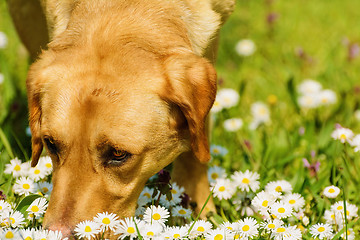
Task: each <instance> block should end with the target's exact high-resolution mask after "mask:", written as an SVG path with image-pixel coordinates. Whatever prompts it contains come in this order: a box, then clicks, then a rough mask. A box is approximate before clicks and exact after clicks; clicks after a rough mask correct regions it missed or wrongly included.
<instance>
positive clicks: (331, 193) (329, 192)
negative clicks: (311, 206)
mask: <svg viewBox="0 0 360 240" xmlns="http://www.w3.org/2000/svg"><path fill="white" fill-rule="evenodd" d="M339 193H340V188H338V187H336V186H333V185H332V186H329V187H326V188H325V189H324V191H323V194H324V195H325V196H326V197H328V198H336V197H337V196H338V195H339Z"/></svg>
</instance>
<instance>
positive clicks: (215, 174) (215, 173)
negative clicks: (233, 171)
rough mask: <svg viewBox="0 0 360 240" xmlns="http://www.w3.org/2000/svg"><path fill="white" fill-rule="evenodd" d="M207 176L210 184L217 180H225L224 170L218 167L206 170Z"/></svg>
mask: <svg viewBox="0 0 360 240" xmlns="http://www.w3.org/2000/svg"><path fill="white" fill-rule="evenodd" d="M207 175H208V180H209V182H210V183H213V182H215V181H216V179H218V178H226V172H225V169H224V168H222V167H219V166H213V167H210V168H209V169H208V172H207Z"/></svg>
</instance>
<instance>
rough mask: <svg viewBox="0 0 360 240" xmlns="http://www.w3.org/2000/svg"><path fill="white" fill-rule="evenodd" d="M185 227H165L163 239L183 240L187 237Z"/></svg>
mask: <svg viewBox="0 0 360 240" xmlns="http://www.w3.org/2000/svg"><path fill="white" fill-rule="evenodd" d="M187 231H188V230H187V228H186V227H184V226H183V227H167V228H166V229H165V231H164V233H163V234H162V235H163V237H164V239H184V238H185V237H186V235H187Z"/></svg>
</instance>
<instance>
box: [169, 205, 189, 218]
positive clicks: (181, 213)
mask: <svg viewBox="0 0 360 240" xmlns="http://www.w3.org/2000/svg"><path fill="white" fill-rule="evenodd" d="M171 214H172V216H174V217H183V218H190V217H191V210H190V209H186V208H183V207H182V206H176V207H174V208H173V209H172V210H171Z"/></svg>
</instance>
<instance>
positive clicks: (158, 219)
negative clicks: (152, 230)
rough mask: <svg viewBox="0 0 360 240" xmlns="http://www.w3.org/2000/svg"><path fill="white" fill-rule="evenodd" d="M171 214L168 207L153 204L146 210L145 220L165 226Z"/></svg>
mask: <svg viewBox="0 0 360 240" xmlns="http://www.w3.org/2000/svg"><path fill="white" fill-rule="evenodd" d="M169 216H170V214H169V211H168V210H167V209H166V208H164V207H161V206H157V207H156V206H154V205H151V206H150V207H148V208H147V209H146V210H145V213H144V221H145V222H146V223H149V224H160V225H161V226H165V222H166V221H167V219H168V218H169Z"/></svg>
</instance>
